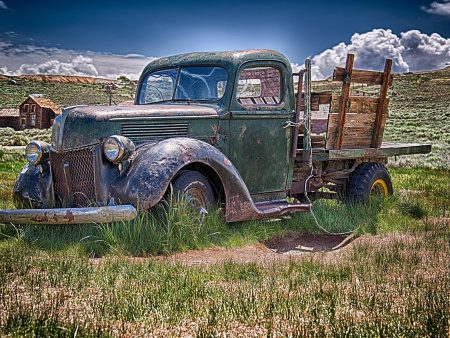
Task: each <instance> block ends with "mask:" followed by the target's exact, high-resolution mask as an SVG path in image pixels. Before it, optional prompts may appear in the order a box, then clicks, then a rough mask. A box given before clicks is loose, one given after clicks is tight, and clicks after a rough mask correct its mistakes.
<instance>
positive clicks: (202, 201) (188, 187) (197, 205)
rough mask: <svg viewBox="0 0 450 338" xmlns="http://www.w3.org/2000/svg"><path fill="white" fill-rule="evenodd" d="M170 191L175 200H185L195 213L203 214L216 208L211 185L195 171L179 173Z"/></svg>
mask: <svg viewBox="0 0 450 338" xmlns="http://www.w3.org/2000/svg"><path fill="white" fill-rule="evenodd" d="M172 191H173V194H174V197H175V198H176V199H181V198H185V199H186V201H187V203H188V204H189V205H190V206H191V207H192V208H193V210H194V211H195V212H199V213H203V212H206V210H208V209H210V208H213V207H215V206H216V198H215V196H214V191H213V189H212V187H211V184H210V183H209V181H208V179H207V178H206V177H205V176H203V175H202V174H200V173H199V172H197V171H192V170H186V171H183V172H181V173H180V175H178V177H177V178H176V179H175V181H174V182H173V184H172Z"/></svg>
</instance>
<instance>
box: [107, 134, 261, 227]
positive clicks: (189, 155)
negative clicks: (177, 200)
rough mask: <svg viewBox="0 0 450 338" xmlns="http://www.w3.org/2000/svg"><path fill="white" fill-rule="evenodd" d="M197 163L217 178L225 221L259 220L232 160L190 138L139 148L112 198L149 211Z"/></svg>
mask: <svg viewBox="0 0 450 338" xmlns="http://www.w3.org/2000/svg"><path fill="white" fill-rule="evenodd" d="M196 163H198V164H203V165H206V166H208V167H209V168H210V169H212V170H213V171H214V172H215V173H216V174H217V176H218V177H219V179H220V181H221V183H222V186H223V190H224V194H225V208H226V209H225V214H226V220H227V221H228V222H236V221H243V220H249V219H254V218H259V217H258V211H257V208H256V207H255V205H254V203H253V200H252V198H251V196H250V193H249V191H248V189H247V187H246V185H245V183H244V181H243V180H242V178H241V176H240V174H239V172H238V171H237V169H236V168H235V167H234V165H233V164H232V163H231V161H230V160H229V159H228V158H227V157H226V156H225V155H224V154H222V153H221V152H220V151H219V150H218V149H216V148H214V147H213V146H211V145H210V144H208V143H206V142H203V141H200V140H196V139H191V138H171V139H167V140H164V141H160V142H158V143H148V144H144V145H142V146H140V147H138V148H137V150H136V152H135V155H134V156H133V158H132V164H131V166H130V168H129V170H128V172H127V174H126V175H125V176H123V177H121V178H119V179H117V180H116V181H115V182H113V184H112V186H111V195H112V196H113V197H114V198H117V199H118V200H119V201H120V203H130V204H133V205H137V206H139V207H141V208H144V209H149V208H151V207H153V206H154V205H156V204H157V203H158V202H159V201H160V200H161V199H162V197H163V196H164V194H165V193H166V191H167V189H168V187H169V184H170V182H171V181H172V180H173V179H174V177H175V176H176V174H177V173H178V172H179V171H180V170H181V169H182V168H184V167H186V166H188V165H190V164H196Z"/></svg>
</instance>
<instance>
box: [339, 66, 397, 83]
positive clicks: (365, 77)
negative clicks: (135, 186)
mask: <svg viewBox="0 0 450 338" xmlns="http://www.w3.org/2000/svg"><path fill="white" fill-rule="evenodd" d="M346 76H347V73H346V69H345V68H341V67H336V68H335V70H334V73H333V81H344V79H345V78H346ZM383 76H384V74H383V73H382V72H376V71H371V70H359V69H355V70H354V72H353V73H352V82H355V83H366V84H369V85H380V84H381V83H382V82H383ZM393 80H394V76H393V75H391V74H389V82H388V84H389V86H391V85H392V82H393Z"/></svg>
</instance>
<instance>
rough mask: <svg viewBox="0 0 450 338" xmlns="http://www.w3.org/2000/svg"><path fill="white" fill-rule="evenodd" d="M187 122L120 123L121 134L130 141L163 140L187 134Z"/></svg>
mask: <svg viewBox="0 0 450 338" xmlns="http://www.w3.org/2000/svg"><path fill="white" fill-rule="evenodd" d="M188 129H189V123H182V122H178V123H142V122H141V123H136V122H134V123H131V122H126V123H122V135H123V136H126V137H128V138H129V139H131V140H132V141H135V142H139V141H145V140H163V139H167V138H171V137H182V136H187V134H188Z"/></svg>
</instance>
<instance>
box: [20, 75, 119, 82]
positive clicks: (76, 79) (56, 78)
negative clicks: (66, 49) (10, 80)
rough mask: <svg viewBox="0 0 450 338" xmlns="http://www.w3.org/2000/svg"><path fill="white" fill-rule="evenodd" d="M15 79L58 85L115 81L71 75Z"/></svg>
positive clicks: (22, 76) (34, 76)
mask: <svg viewBox="0 0 450 338" xmlns="http://www.w3.org/2000/svg"><path fill="white" fill-rule="evenodd" d="M17 79H29V80H36V81H45V82H59V83H89V84H94V83H114V82H117V81H116V80H110V79H104V78H99V77H90V76H72V75H20V76H18V77H17Z"/></svg>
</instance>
